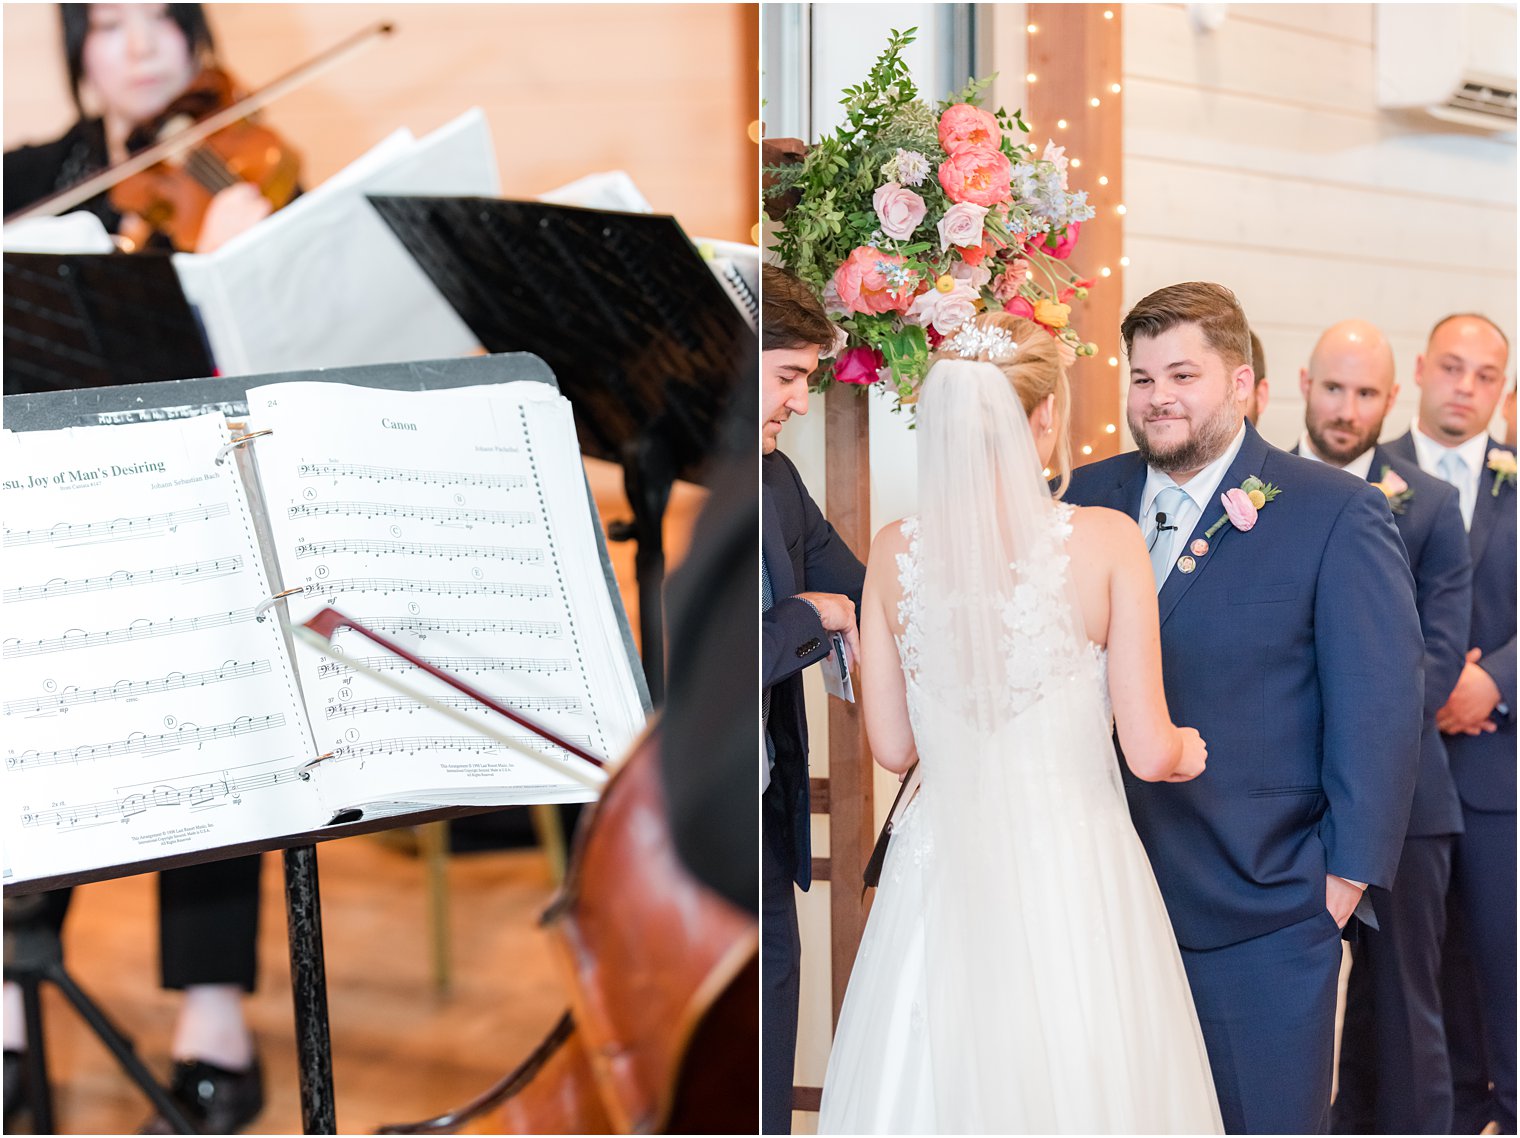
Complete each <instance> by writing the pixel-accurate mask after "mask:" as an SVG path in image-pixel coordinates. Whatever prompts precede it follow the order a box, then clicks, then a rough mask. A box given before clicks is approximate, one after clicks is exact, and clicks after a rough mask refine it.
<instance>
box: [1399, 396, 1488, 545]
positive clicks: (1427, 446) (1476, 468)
mask: <svg viewBox="0 0 1520 1138" xmlns="http://www.w3.org/2000/svg"><path fill="white" fill-rule="evenodd" d="M1410 434H1411V435H1412V436H1413V438H1414V453H1415V456H1416V457H1417V458H1418V459H1419V460H1420V469H1421V470H1423V471H1425V473H1427V474H1434V475H1435V476H1436V477H1437V478H1440V479H1443V480H1444V479H1445V477H1446V476H1445V475H1444V474H1442V473H1441V459H1442V458H1444V457H1445V456H1446V455H1448V454H1451V453H1455V454H1456V455H1457V456H1458V457H1459V458H1461V460H1462V462H1463V464H1464V465H1465V466H1466V467H1467V478H1466V481H1465V482H1464V483H1463V484H1462V485H1461V486H1458V487H1457V497H1458V500H1459V502H1460V503H1461V507H1462V521H1463V523H1464V524H1465V525H1466V526H1467V528H1468V529H1472V520H1473V513H1474V511H1475V510H1477V508H1478V488H1479V487H1480V486H1481V485H1482V482H1483V469H1484V467H1485V466H1487V465H1488V448H1489V447H1491V446H1493V445H1494V440H1493V439H1491V438H1489V437H1488V433H1487V432H1486V431H1479V432H1478V433H1477V434H1476V435H1474V436H1473V437H1472V438H1470V439H1468V440H1467V441H1466V442H1464V443H1458V444H1457V445H1456V446H1454V447H1449V446H1447V445H1446V444H1445V443H1443V442H1440V441H1438V440H1436V439H1433V438H1431V437H1430V436H1429V435H1427V434H1426V433H1425V432H1424V431H1422V430H1420V420H1419V419H1418V418H1416V419H1415V421H1414V425H1413V427H1412V428H1411V429H1410Z"/></svg>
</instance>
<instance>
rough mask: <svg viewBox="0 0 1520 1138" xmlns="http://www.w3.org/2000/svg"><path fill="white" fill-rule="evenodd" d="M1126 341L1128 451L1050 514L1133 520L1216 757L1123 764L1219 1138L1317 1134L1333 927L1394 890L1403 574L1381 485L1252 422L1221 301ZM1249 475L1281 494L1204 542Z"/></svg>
mask: <svg viewBox="0 0 1520 1138" xmlns="http://www.w3.org/2000/svg"><path fill="white" fill-rule="evenodd" d="M1121 334H1122V336H1123V339H1124V346H1125V350H1126V352H1127V354H1128V355H1129V361H1130V387H1129V396H1128V418H1129V426H1130V431H1131V433H1132V434H1133V435H1134V438H1135V442H1136V446H1137V447H1138V448H1139V453H1138V454H1134V453H1132V454H1123V455H1119V456H1118V457H1116V458H1111V459H1107V460H1105V461H1103V462H1098V463H1094V464H1092V465H1090V466H1085V467H1083V468H1081V469H1080V470H1077V471H1075V472H1074V473H1073V476H1072V481H1071V486H1070V489H1069V490H1068V491H1067V493H1066V498H1067V500H1068V501H1071V502H1075V503H1077V504H1079V505H1086V506H1108V507H1110V508H1112V509H1116V510H1120V511H1122V512H1124V513H1127V514H1129V516H1130V517H1132V518H1134V519H1135V520H1136V521H1137V522H1139V523H1140V527H1141V529H1142V531H1143V532H1144V533H1145V536H1146V541H1147V545H1148V546H1149V547H1150V549H1151V564H1152V566H1153V567H1154V569H1155V572H1156V580H1157V588H1158V589H1159V595H1158V597H1157V601H1158V604H1159V606H1160V616H1161V650H1162V661H1163V670H1164V675H1165V682H1166V698H1167V704H1168V707H1169V708H1170V711H1171V715H1172V719H1173V720H1174V721H1175V722H1177V723H1180V724H1185V725H1187V726H1190V727H1196V728H1197V729H1198V731H1199V732H1200V733H1201V734H1202V735H1203V737H1204V739H1205V740H1206V741H1207V743H1208V745H1209V758H1210V761H1209V769H1208V771H1207V772H1206V773H1205V774H1204V775H1202V776H1201V777H1199V778H1197V779H1195V780H1193V781H1192V782H1187V783H1145V782H1140V781H1138V780H1136V779H1134V778H1132V777H1131V776H1130V775H1129V773H1128V771H1125V772H1124V781H1125V788H1126V790H1127V792H1128V795H1129V804H1130V813H1131V814H1132V816H1133V818H1134V823H1135V828H1136V830H1138V831H1139V834H1140V837H1141V840H1142V841H1143V842H1144V843H1145V848H1146V851H1147V852H1148V853H1149V855H1150V859H1151V864H1152V866H1153V867H1154V869H1155V873H1156V879H1157V882H1158V883H1159V884H1160V886H1161V892H1162V894H1163V896H1164V897H1165V898H1166V903H1167V910H1168V912H1169V913H1170V915H1171V919H1172V926H1173V928H1174V929H1175V930H1176V934H1177V941H1178V944H1179V945H1180V947H1181V949H1182V958H1183V964H1184V966H1185V967H1186V969H1187V973H1188V980H1189V983H1190V984H1191V986H1192V989H1193V999H1194V1002H1195V1004H1196V1005H1197V1009H1198V1019H1199V1023H1200V1025H1201V1027H1202V1029H1203V1037H1204V1042H1205V1044H1206V1045H1207V1047H1208V1052H1209V1062H1210V1066H1211V1067H1212V1069H1213V1074H1214V1084H1215V1087H1216V1089H1217V1090H1218V1092H1219V1106H1220V1110H1221V1112H1222V1114H1223V1116H1224V1123H1225V1129H1226V1130H1227V1131H1229V1132H1230V1133H1234V1134H1242V1133H1285V1134H1313V1133H1324V1132H1325V1131H1326V1129H1327V1127H1328V1124H1329V1112H1330V1075H1331V1063H1332V1051H1333V1046H1334V1033H1335V1001H1336V981H1337V977H1338V974H1339V970H1340V963H1341V947H1340V941H1341V928H1342V926H1344V925H1345V924H1346V922H1347V921H1348V920H1349V919H1350V918H1351V915H1352V913H1353V911H1357V910H1359V909H1360V913H1361V915H1364V916H1367V917H1368V918H1369V920H1370V921H1372V922H1373V923H1375V919H1374V918H1373V917H1372V914H1371V913H1370V905H1367V904H1365V903H1364V898H1363V891H1364V890H1365V889H1366V887H1367V886H1368V885H1377V886H1380V887H1382V888H1388V887H1389V886H1390V885H1391V884H1392V883H1393V878H1394V871H1395V869H1396V868H1397V865H1398V858H1399V850H1400V847H1401V846H1402V845H1403V840H1404V831H1405V826H1406V824H1407V822H1408V820H1409V809H1410V801H1411V798H1412V795H1413V792H1414V779H1415V772H1416V770H1417V767H1418V764H1419V756H1420V726H1421V723H1420V720H1421V715H1420V712H1421V695H1422V684H1421V667H1422V662H1423V661H1422V657H1423V651H1424V642H1423V640H1422V637H1421V634H1420V623H1419V617H1418V615H1417V614H1416V611H1415V590H1414V581H1413V579H1412V578H1411V576H1410V572H1409V568H1408V565H1407V563H1406V561H1405V557H1404V552H1403V549H1402V546H1401V545H1400V542H1399V536H1398V532H1397V531H1396V530H1395V529H1394V525H1393V518H1392V515H1391V514H1390V513H1389V509H1388V505H1387V502H1386V500H1385V499H1384V497H1383V495H1382V493H1381V492H1380V491H1378V490H1376V489H1374V488H1373V487H1371V486H1369V485H1368V484H1367V483H1366V482H1364V481H1362V480H1361V479H1359V478H1355V477H1353V476H1351V475H1349V474H1346V473H1345V472H1343V471H1340V470H1335V469H1333V468H1331V467H1328V466H1325V465H1324V464H1322V463H1315V462H1310V461H1308V460H1306V459H1302V458H1297V457H1295V456H1293V455H1289V454H1285V453H1284V452H1282V451H1280V450H1277V449H1275V448H1273V447H1271V446H1269V445H1268V444H1267V443H1266V442H1265V441H1263V440H1262V438H1261V436H1260V435H1258V434H1257V433H1256V431H1255V429H1254V428H1253V427H1251V426H1250V425H1248V424H1246V423H1245V421H1244V416H1245V408H1246V404H1247V401H1248V399H1249V396H1250V394H1251V389H1252V380H1253V376H1252V373H1251V366H1250V351H1251V349H1250V332H1249V329H1248V328H1247V326H1246V320H1245V314H1244V313H1243V312H1242V311H1241V308H1240V305H1239V304H1238V303H1237V302H1236V300H1235V297H1234V295H1233V294H1232V293H1231V292H1230V291H1229V290H1228V289H1226V288H1223V287H1222V286H1220V285H1216V284H1204V283H1197V282H1194V283H1189V284H1180V285H1173V286H1171V287H1169V288H1164V289H1161V290H1159V291H1157V292H1154V293H1152V294H1151V295H1150V296H1147V297H1146V298H1145V299H1144V300H1142V301H1140V303H1139V304H1137V305H1136V306H1135V307H1134V308H1133V309H1132V310H1131V311H1130V313H1129V315H1128V316H1126V317H1125V319H1124V323H1123V325H1122V327H1121ZM1251 477H1254V478H1256V479H1259V480H1260V482H1261V483H1263V484H1266V485H1267V486H1268V487H1269V488H1270V487H1276V488H1277V489H1278V491H1279V493H1277V494H1276V495H1274V498H1273V500H1271V501H1266V502H1264V503H1263V502H1261V501H1260V499H1259V498H1258V501H1257V504H1256V506H1255V508H1254V509H1253V508H1252V506H1251V505H1249V504H1245V505H1243V506H1235V505H1234V504H1233V502H1232V510H1231V515H1232V516H1233V520H1226V521H1225V522H1224V523H1223V524H1222V525H1220V526H1218V527H1217V528H1214V524H1215V522H1216V521H1217V520H1218V519H1220V518H1222V517H1225V516H1226V511H1225V509H1224V508H1223V506H1222V504H1221V495H1222V494H1224V493H1225V492H1226V491H1231V490H1234V489H1236V488H1239V487H1241V485H1242V483H1244V482H1245V481H1246V479H1247V478H1251ZM1242 497H1243V495H1239V494H1236V495H1232V498H1233V499H1235V500H1236V501H1238V500H1239V499H1240V498H1242ZM1253 514H1255V515H1256V516H1255V517H1254V519H1253V517H1252V515H1253ZM1121 769H1122V764H1121Z"/></svg>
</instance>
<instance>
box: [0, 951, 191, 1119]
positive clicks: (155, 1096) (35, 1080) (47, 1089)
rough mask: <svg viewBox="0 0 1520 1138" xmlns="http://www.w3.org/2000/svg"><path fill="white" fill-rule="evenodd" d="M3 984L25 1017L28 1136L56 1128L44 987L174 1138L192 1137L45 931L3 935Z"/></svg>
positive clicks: (181, 1115)
mask: <svg viewBox="0 0 1520 1138" xmlns="http://www.w3.org/2000/svg"><path fill="white" fill-rule="evenodd" d="M6 955H7V957H8V959H7V961H6V965H5V978H6V979H7V980H11V981H14V982H15V983H16V984H17V985H18V986H19V987H20V989H21V1003H22V1007H23V1009H24V1012H25V1015H26V1039H27V1047H26V1064H27V1078H28V1080H29V1083H30V1085H29V1088H28V1089H29V1091H30V1097H31V1106H32V1121H33V1131H34V1132H35V1133H37V1134H53V1133H56V1132H57V1126H56V1124H55V1120H54V1117H53V1090H52V1084H51V1083H50V1082H49V1081H48V1073H47V1039H46V1036H45V1035H44V1033H43V1027H42V994H41V989H42V985H43V983H44V982H47V983H51V984H55V985H57V987H58V990H59V991H60V992H62V993H63V994H64V996H65V998H67V1000H68V1001H69V1003H71V1004H72V1005H73V1006H74V1010H75V1011H77V1012H78V1013H79V1015H80V1018H82V1019H83V1020H84V1021H85V1023H86V1024H88V1025H89V1027H90V1030H92V1031H93V1032H94V1033H95V1034H96V1036H98V1037H99V1039H100V1041H101V1042H102V1043H103V1044H105V1046H106V1050H108V1051H110V1053H111V1054H112V1055H113V1056H114V1057H115V1059H116V1061H117V1063H119V1064H120V1065H121V1069H122V1070H123V1071H125V1072H126V1074H127V1077H128V1078H130V1079H131V1080H132V1081H133V1082H134V1083H136V1084H137V1086H138V1089H140V1090H141V1091H142V1092H143V1094H145V1095H146V1096H147V1097H148V1100H149V1101H150V1102H151V1103H152V1104H153V1106H154V1107H155V1108H156V1109H157V1110H158V1112H159V1113H160V1114H162V1115H163V1117H164V1119H165V1121H167V1122H168V1123H169V1125H170V1126H171V1127H173V1128H174V1132H175V1133H176V1134H198V1133H200V1131H198V1130H197V1129H196V1128H195V1127H194V1126H193V1125H191V1123H190V1120H189V1119H187V1118H186V1117H185V1115H184V1112H183V1111H181V1110H180V1108H179V1104H177V1103H176V1102H175V1101H174V1099H173V1098H171V1097H170V1095H169V1092H168V1091H166V1090H165V1089H164V1088H163V1087H162V1086H160V1085H159V1083H158V1081H157V1080H155V1079H154V1078H153V1072H151V1071H149V1070H148V1068H147V1067H145V1066H144V1065H143V1062H142V1060H141V1059H139V1058H138V1057H137V1050H136V1048H135V1046H134V1045H133V1043H132V1040H131V1039H129V1038H128V1037H127V1036H126V1034H125V1033H123V1032H122V1030H121V1029H120V1028H118V1027H117V1026H116V1025H115V1024H114V1023H112V1022H111V1020H110V1018H109V1017H108V1016H107V1015H106V1014H105V1012H104V1011H102V1010H101V1008H100V1005H99V1004H97V1003H96V1002H95V1001H94V1000H92V999H91V998H90V997H89V996H88V995H86V994H85V991H84V989H82V988H81V987H80V986H79V985H78V984H76V983H75V982H74V978H73V977H72V976H70V975H69V974H68V973H67V972H66V971H64V968H63V944H62V942H61V941H60V940H59V939H58V936H57V935H56V933H55V932H54V930H53V929H51V928H43V927H39V926H37V925H35V924H31V923H26V922H18V924H17V926H16V927H14V928H7V930H6Z"/></svg>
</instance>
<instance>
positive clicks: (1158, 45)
mask: <svg viewBox="0 0 1520 1138" xmlns="http://www.w3.org/2000/svg"><path fill="white" fill-rule="evenodd" d="M1123 13H1124V150H1125V152H1124V194H1125V205H1126V206H1127V208H1128V213H1127V215H1126V217H1125V219H1124V222H1125V252H1126V253H1127V254H1128V256H1129V258H1130V266H1129V268H1128V270H1127V271H1126V273H1125V275H1124V301H1125V306H1126V308H1127V307H1128V306H1129V305H1131V304H1133V303H1134V302H1135V301H1137V300H1139V299H1140V298H1141V297H1143V296H1144V295H1146V293H1148V292H1150V291H1152V290H1153V289H1156V288H1159V287H1161V286H1163V285H1167V284H1172V283H1175V282H1177V281H1184V280H1213V281H1218V282H1220V283H1221V284H1225V285H1227V286H1229V287H1230V288H1231V289H1233V290H1234V291H1235V293H1236V295H1238V296H1239V297H1240V300H1241V303H1242V305H1243V306H1244V307H1245V310H1246V314H1247V316H1248V317H1249V318H1250V320H1251V324H1252V327H1253V328H1254V329H1255V331H1256V333H1257V335H1259V336H1260V337H1261V339H1262V343H1263V345H1264V346H1265V348H1266V353H1267V361H1268V376H1269V379H1270V381H1271V388H1272V397H1271V401H1270V404H1269V406H1268V409H1267V412H1266V414H1265V415H1264V416H1263V419H1262V422H1261V424H1260V426H1261V428H1262V433H1263V434H1264V435H1266V437H1267V438H1268V439H1269V440H1270V441H1272V442H1274V443H1277V444H1278V445H1281V446H1291V445H1292V444H1293V442H1294V441H1295V440H1296V439H1297V437H1298V434H1299V432H1300V431H1301V429H1302V427H1303V400H1302V398H1301V397H1300V396H1299V392H1298V370H1299V368H1300V367H1301V366H1303V364H1304V363H1305V362H1306V361H1307V359H1308V355H1309V351H1310V349H1311V348H1312V347H1313V345H1314V341H1315V339H1316V338H1317V337H1318V335H1319V333H1320V332H1321V331H1323V330H1324V329H1325V328H1326V327H1327V326H1329V325H1330V324H1332V323H1334V322H1335V321H1337V320H1343V319H1347V318H1350V317H1358V318H1361V319H1365V320H1370V321H1372V322H1373V323H1374V324H1377V325H1378V326H1379V327H1381V328H1382V329H1383V331H1384V332H1385V333H1386V334H1387V336H1388V338H1389V340H1390V342H1391V343H1392V345H1393V350H1394V354H1395V357H1396V358H1397V361H1398V368H1399V380H1400V383H1401V391H1400V393H1399V399H1398V403H1397V405H1396V406H1395V408H1394V410H1393V411H1392V413H1391V414H1390V415H1389V417H1388V420H1387V422H1386V424H1385V427H1384V431H1385V436H1386V437H1391V436H1393V435H1397V434H1402V433H1403V432H1404V430H1405V429H1406V428H1407V427H1408V425H1409V421H1410V418H1411V417H1412V415H1413V413H1414V410H1415V408H1416V406H1417V405H1418V404H1417V389H1416V388H1415V386H1414V379H1413V369H1414V360H1415V356H1416V355H1417V354H1418V353H1419V352H1420V351H1421V350H1422V349H1423V347H1424V344H1425V338H1426V335H1427V333H1428V332H1429V329H1430V326H1431V325H1432V324H1433V323H1434V322H1435V321H1436V320H1437V319H1438V318H1439V317H1441V316H1443V315H1446V314H1447V313H1451V312H1458V311H1478V312H1483V313H1485V314H1487V315H1489V316H1490V317H1492V318H1493V319H1494V321H1495V322H1496V323H1498V324H1499V326H1500V327H1502V328H1503V329H1504V330H1505V331H1506V333H1508V334H1509V336H1510V339H1511V341H1512V342H1513V341H1514V338H1515V330H1516V312H1515V248H1516V247H1515V144H1514V136H1513V135H1510V136H1507V137H1500V138H1496V137H1493V136H1488V135H1484V134H1480V133H1477V132H1474V131H1468V130H1462V129H1460V128H1444V129H1441V128H1438V126H1437V124H1435V122H1434V121H1433V120H1431V121H1429V122H1421V121H1419V120H1417V119H1413V118H1410V117H1400V116H1395V115H1393V114H1390V113H1388V112H1383V111H1380V110H1379V109H1378V107H1377V101H1376V74H1377V54H1376V53H1377V45H1376V42H1375V25H1376V19H1375V11H1374V6H1373V5H1371V4H1319V5H1301V4H1232V5H1230V6H1229V7H1228V8H1227V10H1226V16H1225V20H1224V23H1223V24H1222V25H1221V26H1220V27H1219V28H1218V29H1217V30H1215V31H1212V32H1207V31H1204V32H1200V31H1195V30H1194V28H1193V25H1192V22H1191V20H1190V18H1189V15H1188V12H1187V10H1186V9H1185V8H1184V6H1182V5H1159V4H1158V5H1152V4H1126V5H1125V6H1124V9H1123ZM1510 67H1511V69H1513V67H1514V46H1513V44H1511V45H1510ZM1121 370H1122V369H1121ZM1510 374H1511V375H1513V374H1514V372H1513V365H1512V367H1511V372H1510Z"/></svg>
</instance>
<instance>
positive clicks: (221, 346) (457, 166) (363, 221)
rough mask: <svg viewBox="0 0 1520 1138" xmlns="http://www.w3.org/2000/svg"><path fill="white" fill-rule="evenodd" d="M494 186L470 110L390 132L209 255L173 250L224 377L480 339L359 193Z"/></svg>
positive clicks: (406, 356)
mask: <svg viewBox="0 0 1520 1138" xmlns="http://www.w3.org/2000/svg"><path fill="white" fill-rule="evenodd" d="M401 193H408V194H464V195H484V196H494V195H496V194H498V193H500V180H499V178H498V175H497V170H496V156H495V150H494V148H493V147H492V144H491V132H490V128H489V126H488V124H487V123H486V119H485V115H484V114H483V113H482V112H481V111H480V110H479V109H478V108H477V109H474V110H471V111H468V112H466V113H465V114H463V115H461V116H459V117H458V118H457V119H455V120H454V121H452V122H450V123H448V124H446V125H444V126H442V127H439V128H438V129H437V130H435V131H433V132H432V133H431V134H429V135H428V136H427V137H426V138H423V139H420V140H419V139H416V138H414V137H413V136H412V133H411V132H410V131H409V130H405V129H402V130H399V131H396V132H395V133H394V134H392V135H391V136H390V137H389V138H387V139H385V140H384V141H383V142H381V143H380V144H379V145H377V146H376V147H374V148H373V149H372V150H371V151H369V153H367V154H365V155H363V156H362V157H360V158H359V159H357V160H356V161H354V162H353V163H351V164H350V165H349V166H348V167H346V168H345V169H344V170H342V171H340V172H339V173H337V174H334V175H333V176H332V177H331V178H329V179H327V180H326V181H325V182H323V183H322V184H321V185H319V186H317V187H316V188H314V189H312V190H310V191H309V192H307V193H305V194H303V195H302V196H301V197H299V198H297V199H296V200H295V201H293V202H291V203H290V204H289V205H288V206H286V207H285V208H284V209H282V210H280V211H278V212H277V213H274V214H272V215H270V216H269V217H268V218H266V219H264V220H263V221H261V222H259V223H258V224H257V225H255V226H253V227H252V228H250V229H249V230H247V231H246V232H244V233H241V234H239V235H238V236H237V237H235V238H234V239H232V240H231V241H229V242H227V244H226V245H224V246H222V248H220V249H218V250H217V251H216V252H214V253H205V254H199V253H177V254H175V256H174V266H175V269H176V270H177V271H178V273H179V277H180V281H181V283H182V285H183V286H184V290H185V294H186V295H187V296H188V297H189V298H190V302H191V304H193V305H194V306H195V307H196V309H197V311H198V312H199V315H200V318H201V321H202V323H203V324H204V325H205V328H206V336H207V338H208V339H209V340H210V342H211V351H212V355H213V356H214V357H215V359H216V365H217V369H218V370H219V371H220V372H221V374H223V375H252V374H263V373H266V372H277V371H285V370H290V369H295V368H312V367H342V366H349V365H353V364H366V363H391V362H395V361H399V360H419V359H444V358H447V357H450V356H462V355H468V354H471V353H474V352H478V351H479V349H480V344H479V341H478V340H477V339H476V337H475V336H474V334H473V333H471V331H470V330H469V328H467V327H466V326H465V324H464V322H463V321H462V320H461V319H460V318H459V316H458V315H456V314H455V312H454V309H453V307H452V306H451V305H450V304H449V303H448V301H446V300H445V299H444V298H443V296H442V295H441V294H440V293H439V291H438V290H437V289H436V288H435V287H434V286H433V284H432V282H431V281H430V280H429V279H428V276H427V274H426V273H424V272H423V271H422V270H421V269H420V268H419V267H418V266H417V264H416V262H415V261H414V260H413V259H412V257H411V255H410V254H409V253H408V252H407V251H406V249H405V247H404V246H402V244H401V242H400V241H398V240H397V238H396V236H395V234H393V233H392V232H391V229H390V227H389V226H388V225H386V224H385V223H384V222H383V221H381V220H380V218H379V217H378V216H376V214H375V211H374V209H373V208H372V207H371V206H370V205H369V203H368V202H367V201H366V200H365V195H366V194H401Z"/></svg>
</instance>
